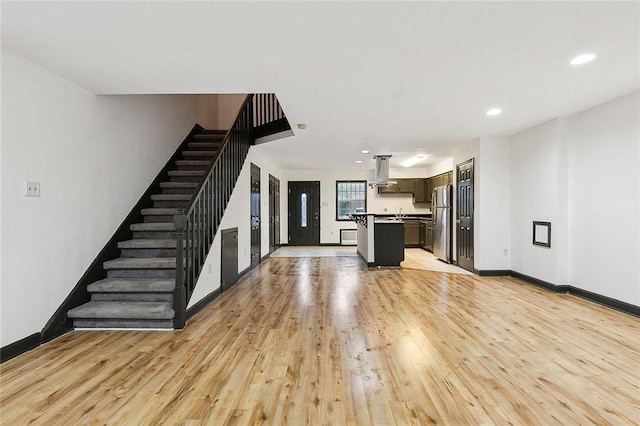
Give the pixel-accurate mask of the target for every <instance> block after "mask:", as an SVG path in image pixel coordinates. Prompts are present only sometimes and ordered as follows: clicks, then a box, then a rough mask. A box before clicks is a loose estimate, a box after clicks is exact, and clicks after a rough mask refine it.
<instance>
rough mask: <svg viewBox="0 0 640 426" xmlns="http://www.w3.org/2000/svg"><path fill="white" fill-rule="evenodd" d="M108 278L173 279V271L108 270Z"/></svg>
mask: <svg viewBox="0 0 640 426" xmlns="http://www.w3.org/2000/svg"><path fill="white" fill-rule="evenodd" d="M107 277H108V278H175V277H176V270H175V269H110V270H108V271H107Z"/></svg>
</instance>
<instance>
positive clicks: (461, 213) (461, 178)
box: [456, 158, 473, 272]
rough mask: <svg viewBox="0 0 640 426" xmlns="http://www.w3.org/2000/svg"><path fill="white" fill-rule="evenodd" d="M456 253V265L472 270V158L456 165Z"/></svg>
mask: <svg viewBox="0 0 640 426" xmlns="http://www.w3.org/2000/svg"><path fill="white" fill-rule="evenodd" d="M456 176H457V177H458V179H457V180H458V192H457V194H458V195H457V198H456V254H457V259H458V266H460V267H461V268H464V269H466V270H467V271H470V272H473V158H472V159H470V160H467V161H465V162H464V163H460V164H458V165H456Z"/></svg>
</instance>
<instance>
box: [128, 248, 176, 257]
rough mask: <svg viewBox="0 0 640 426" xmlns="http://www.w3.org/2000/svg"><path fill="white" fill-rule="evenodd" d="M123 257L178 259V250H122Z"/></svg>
mask: <svg viewBox="0 0 640 426" xmlns="http://www.w3.org/2000/svg"><path fill="white" fill-rule="evenodd" d="M120 255H121V256H122V257H176V249H122V250H120Z"/></svg>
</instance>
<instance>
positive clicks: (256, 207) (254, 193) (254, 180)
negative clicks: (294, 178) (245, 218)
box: [251, 163, 260, 267]
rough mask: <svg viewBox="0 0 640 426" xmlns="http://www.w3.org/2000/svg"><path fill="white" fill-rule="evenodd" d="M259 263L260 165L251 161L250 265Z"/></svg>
mask: <svg viewBox="0 0 640 426" xmlns="http://www.w3.org/2000/svg"><path fill="white" fill-rule="evenodd" d="M258 263H260V167H258V166H256V165H255V164H253V163H251V267H254V266H256V265H257V264H258Z"/></svg>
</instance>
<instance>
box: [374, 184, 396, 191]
mask: <svg viewBox="0 0 640 426" xmlns="http://www.w3.org/2000/svg"><path fill="white" fill-rule="evenodd" d="M397 193H398V184H395V183H392V184H389V185H387V186H379V187H378V194H397Z"/></svg>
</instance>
